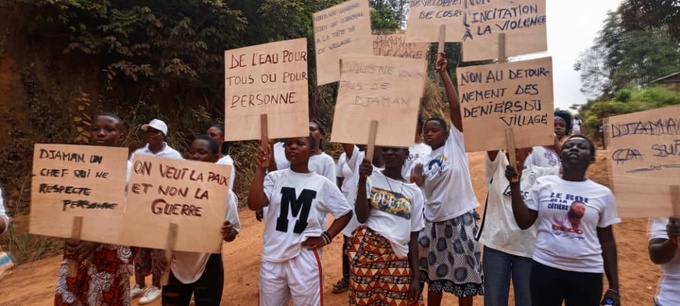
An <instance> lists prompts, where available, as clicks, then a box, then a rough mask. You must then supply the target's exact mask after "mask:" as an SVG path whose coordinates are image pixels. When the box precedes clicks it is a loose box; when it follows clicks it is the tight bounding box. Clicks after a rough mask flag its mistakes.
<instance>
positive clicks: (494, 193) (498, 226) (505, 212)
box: [479, 148, 559, 306]
mask: <svg viewBox="0 0 680 306" xmlns="http://www.w3.org/2000/svg"><path fill="white" fill-rule="evenodd" d="M530 153H531V148H524V149H517V150H515V155H516V156H517V163H518V167H520V168H522V169H523V170H522V174H521V176H520V186H521V189H522V197H524V198H526V195H527V194H528V192H527V191H528V190H530V189H531V186H533V185H534V183H536V179H537V178H539V177H542V176H545V175H556V174H558V173H559V167H549V168H544V167H537V166H535V165H532V164H529V163H526V159H527V156H528V155H529V154H530ZM509 164H510V162H509V161H508V157H507V153H506V152H504V151H489V152H487V158H486V182H487V189H488V190H489V193H488V196H487V204H486V206H485V212H484V219H485V221H484V223H483V224H484V227H483V229H482V233H481V239H480V240H479V241H480V242H481V243H482V244H483V245H484V252H483V253H484V256H483V257H482V267H483V270H484V306H508V296H509V293H510V281H511V280H512V288H513V290H514V291H513V293H514V295H513V296H514V298H515V305H516V306H522V305H531V294H530V289H529V274H530V272H531V265H532V260H531V255H532V254H533V252H534V246H535V245H536V226H532V227H531V228H530V229H528V230H522V229H520V228H519V227H518V226H517V222H515V218H514V217H513V215H512V199H511V198H510V182H509V181H508V179H507V178H505V169H506V167H507V166H508V165H509Z"/></svg>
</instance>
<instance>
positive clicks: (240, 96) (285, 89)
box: [224, 38, 309, 141]
mask: <svg viewBox="0 0 680 306" xmlns="http://www.w3.org/2000/svg"><path fill="white" fill-rule="evenodd" d="M224 65H225V67H224V68H225V69H224V70H225V95H224V97H225V103H224V104H225V112H224V114H225V120H224V125H225V130H226V131H228V132H227V133H225V135H224V138H225V140H227V141H237V140H252V139H260V135H261V133H260V129H259V128H253V127H258V126H260V115H261V114H267V119H268V125H269V135H270V137H272V138H283V137H295V136H305V135H308V134H309V127H308V121H309V103H308V99H309V98H308V95H307V88H308V82H307V78H308V76H307V40H306V39H304V38H300V39H294V40H286V41H279V42H273V43H268V44H263V45H257V46H250V47H245V48H239V49H233V50H228V51H225V52H224Z"/></svg>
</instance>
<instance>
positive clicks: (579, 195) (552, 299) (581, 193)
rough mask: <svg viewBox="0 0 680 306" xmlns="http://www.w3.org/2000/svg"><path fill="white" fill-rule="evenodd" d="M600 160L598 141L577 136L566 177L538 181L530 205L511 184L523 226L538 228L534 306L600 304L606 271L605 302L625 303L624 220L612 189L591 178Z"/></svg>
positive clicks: (511, 173)
mask: <svg viewBox="0 0 680 306" xmlns="http://www.w3.org/2000/svg"><path fill="white" fill-rule="evenodd" d="M594 161H595V147H594V146H593V144H592V142H591V141H590V140H589V139H588V138H586V137H584V136H580V135H576V136H572V137H570V138H569V139H568V140H567V141H566V142H565V143H564V145H563V147H562V169H563V173H562V176H557V175H549V176H544V177H540V178H538V180H537V182H536V184H534V186H533V188H532V189H531V190H530V191H529V193H528V195H527V197H526V200H524V199H523V198H522V197H521V193H522V191H521V189H520V185H519V182H513V183H511V184H510V193H511V196H512V211H513V215H514V217H515V221H516V222H517V225H518V226H519V227H520V228H522V229H528V228H530V227H531V226H532V225H533V224H534V223H538V224H537V225H536V226H537V227H538V231H537V234H536V248H535V250H534V253H533V256H532V259H533V261H534V262H533V264H532V267H531V280H530V283H531V285H530V286H531V300H532V304H533V305H540V306H561V305H562V302H565V303H566V306H595V305H599V303H600V300H601V296H602V290H603V282H602V272H605V274H606V276H607V280H608V281H609V289H607V291H606V292H605V294H604V299H611V300H612V302H613V305H618V304H619V302H620V301H619V277H618V267H617V258H616V241H615V240H614V232H613V229H612V225H613V224H616V223H619V222H621V219H619V217H618V216H617V214H616V205H615V201H614V195H613V194H612V192H611V190H609V188H607V187H605V186H602V185H600V184H598V183H595V182H593V181H591V180H589V179H588V178H586V177H585V174H586V171H587V170H588V166H589V165H590V164H591V163H592V162H594ZM506 177H507V179H508V180H510V181H512V179H514V178H516V177H517V171H516V170H515V169H514V168H513V167H510V166H508V168H507V171H506Z"/></svg>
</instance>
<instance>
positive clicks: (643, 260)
mask: <svg viewBox="0 0 680 306" xmlns="http://www.w3.org/2000/svg"><path fill="white" fill-rule="evenodd" d="M598 155H599V156H604V154H600V153H598ZM591 168H592V169H591V170H590V172H589V177H591V178H592V179H593V180H595V181H598V182H603V183H606V182H607V181H608V177H607V172H606V169H607V168H606V165H605V164H604V160H603V158H601V157H600V158H598V161H597V164H595V165H593V167H591ZM470 172H471V174H472V178H473V185H474V186H475V191H476V194H477V198H478V199H479V201H480V204H482V205H483V203H484V198H485V197H486V188H485V187H484V154H482V153H473V154H470ZM480 211H481V208H480ZM239 216H240V217H241V223H242V231H241V234H240V235H239V236H238V238H237V239H236V240H235V241H234V242H231V243H225V244H224V246H223V249H222V254H223V258H224V267H225V288H224V293H223V295H222V305H228V306H237V305H244V306H245V305H257V277H258V271H259V263H260V253H261V248H262V230H263V224H262V223H260V222H258V221H257V220H256V219H255V217H254V214H253V213H252V212H251V211H249V210H247V209H241V210H240V211H239ZM646 226H647V219H624V220H623V223H622V224H620V225H617V226H615V232H616V238H617V245H618V254H619V275H620V278H621V294H622V301H623V303H624V305H650V304H651V303H652V302H651V300H652V297H653V295H654V292H656V283H657V281H658V279H659V271H658V267H657V266H655V265H654V264H652V263H651V262H650V260H649V257H648V256H647V238H646ZM340 240H341V239H335V241H334V242H333V243H332V244H331V245H329V246H328V247H326V248H325V249H324V252H323V262H324V265H323V268H324V273H325V286H324V296H325V301H326V305H347V294H346V293H343V294H333V293H331V292H330V290H331V287H332V284H334V283H335V282H336V281H337V280H338V279H339V278H340V275H341V260H340V252H341V250H340V248H341V243H340V242H339V241H340ZM60 260H61V257H60V256H58V257H52V258H48V259H44V260H39V261H35V262H32V263H28V264H24V265H20V266H18V267H16V268H14V269H13V270H12V271H11V272H10V274H8V275H7V276H6V277H4V278H3V279H2V280H0V305H11V306H14V305H22V306H24V305H25V306H29V305H37V306H43V305H50V304H52V303H53V296H54V286H55V284H56V279H57V269H58V267H59V262H60ZM605 286H606V283H605ZM455 301H456V299H454V298H453V297H452V296H446V298H445V300H444V302H443V305H456V302H455ZM133 305H136V302H133ZM150 305H160V302H156V303H154V304H150ZM474 305H476V306H479V305H483V301H482V298H481V297H477V298H475V302H474Z"/></svg>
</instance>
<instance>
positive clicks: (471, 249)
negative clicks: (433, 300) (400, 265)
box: [418, 210, 484, 297]
mask: <svg viewBox="0 0 680 306" xmlns="http://www.w3.org/2000/svg"><path fill="white" fill-rule="evenodd" d="M477 219H479V217H478V215H477V213H476V212H475V211H474V210H473V211H470V212H468V213H466V214H464V215H462V216H459V217H456V218H453V219H451V220H447V221H442V222H429V221H425V228H424V229H423V230H422V231H421V232H420V234H419V235H418V245H419V247H420V250H419V251H418V255H419V257H420V258H419V260H418V263H419V264H420V281H421V282H426V283H427V284H428V290H429V291H432V292H449V293H452V294H454V295H455V296H458V297H467V296H475V295H483V294H484V286H483V281H484V276H483V274H482V261H481V245H480V243H479V242H478V241H476V240H475V238H474V237H475V234H476V233H477V231H479V227H478V226H477Z"/></svg>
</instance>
